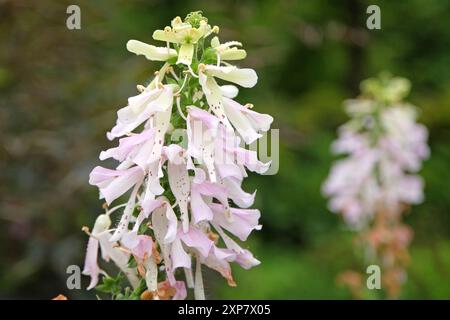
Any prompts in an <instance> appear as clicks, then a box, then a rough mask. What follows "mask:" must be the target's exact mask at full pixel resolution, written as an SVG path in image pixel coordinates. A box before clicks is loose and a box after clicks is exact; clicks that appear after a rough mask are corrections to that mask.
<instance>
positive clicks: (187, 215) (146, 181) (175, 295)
mask: <svg viewBox="0 0 450 320" xmlns="http://www.w3.org/2000/svg"><path fill="white" fill-rule="evenodd" d="M218 31H219V28H218V27H211V26H210V25H209V24H208V23H207V19H206V18H204V17H203V16H202V15H201V14H200V13H198V12H194V13H191V14H189V15H188V16H187V17H186V19H185V21H182V20H181V18H179V17H177V18H175V19H173V20H172V23H171V26H170V27H166V28H165V29H164V30H157V31H155V32H154V34H153V38H154V39H155V40H160V41H164V42H166V43H167V47H155V46H152V45H148V44H146V43H143V42H141V41H137V40H130V41H129V42H128V43H127V49H128V50H129V51H130V52H132V53H135V54H136V55H143V56H145V57H146V58H147V59H149V60H153V61H163V62H164V65H163V67H162V68H161V69H160V70H159V71H158V72H156V73H155V76H154V78H153V80H152V81H151V82H150V84H149V85H148V86H146V87H144V86H138V90H139V91H140V93H139V94H138V95H136V96H133V97H130V98H129V99H128V104H127V106H125V107H123V108H121V109H119V110H118V112H117V120H116V124H115V126H114V127H113V128H112V129H111V130H110V132H108V133H107V138H108V139H109V140H114V139H117V138H118V139H119V143H118V146H116V147H113V148H110V149H108V150H105V151H102V152H101V153H100V160H106V159H110V158H112V159H115V160H117V161H118V162H119V164H118V165H117V167H116V168H115V169H107V168H103V167H100V166H98V167H96V168H94V170H93V171H92V172H91V174H90V180H89V182H90V183H91V184H92V185H95V186H97V187H98V188H99V191H100V198H104V199H105V200H106V203H107V205H108V206H109V205H111V204H112V203H113V202H119V201H120V202H121V204H119V205H116V206H115V207H114V208H112V209H109V210H107V213H105V214H103V215H101V216H100V217H101V218H100V217H99V218H98V221H97V222H96V224H95V226H94V229H93V231H92V233H90V240H89V245H88V251H87V256H86V263H85V270H84V273H85V274H87V275H89V276H91V284H90V286H89V288H92V287H94V286H95V285H96V284H97V282H98V281H99V275H100V274H104V273H103V272H102V270H101V269H100V267H99V266H98V262H97V252H98V247H99V246H100V247H101V248H102V252H105V253H107V255H108V257H111V260H112V261H113V262H114V263H115V264H116V265H117V266H118V267H119V269H121V270H122V272H124V273H125V274H126V275H127V277H128V279H129V282H130V284H131V286H132V287H133V288H134V290H142V286H140V285H138V283H139V281H141V283H142V282H144V283H145V291H144V292H137V293H138V294H142V295H143V297H145V298H149V297H150V298H152V299H167V298H172V299H184V298H185V297H186V296H187V289H186V288H188V289H194V290H193V292H194V297H195V298H196V299H204V298H205V293H204V284H203V276H202V269H203V267H205V266H206V267H208V268H211V269H213V270H215V271H217V272H219V273H220V274H221V275H222V276H223V277H224V278H225V279H226V280H227V282H228V284H229V285H231V286H235V285H236V283H235V280H234V278H233V276H232V269H231V263H233V262H235V263H236V264H238V265H240V266H241V267H243V268H245V269H249V268H251V267H253V266H256V265H258V264H259V263H260V262H259V261H258V260H257V259H256V258H255V257H254V256H253V254H252V253H251V252H250V251H249V250H247V249H243V248H242V247H241V246H240V245H239V244H238V243H237V242H236V241H235V240H234V239H233V238H232V237H236V238H237V239H239V240H240V241H246V240H247V238H248V236H249V235H250V233H251V232H252V231H253V230H260V229H261V225H260V224H259V218H260V212H259V210H257V209H250V208H249V207H250V206H252V204H253V202H254V199H255V192H253V193H249V192H247V191H245V190H243V189H242V182H243V180H244V179H245V177H247V170H250V171H253V172H256V173H259V174H263V173H264V172H266V171H267V170H268V169H269V166H270V163H262V162H261V161H259V160H258V155H257V152H256V151H253V150H247V149H246V148H245V147H244V145H243V144H244V143H247V144H249V143H252V142H254V141H256V140H257V139H259V138H260V137H261V136H262V135H261V133H263V132H266V131H268V130H269V129H270V124H271V123H272V121H273V118H272V117H271V116H269V115H265V114H260V113H257V112H256V111H253V110H250V108H251V107H252V106H251V105H250V104H247V105H245V106H244V105H241V104H240V103H239V102H237V100H235V99H236V97H237V95H238V92H239V90H238V89H237V87H235V86H234V85H229V84H225V85H222V86H219V85H218V84H217V82H216V80H215V78H218V79H221V80H225V81H229V82H231V83H234V84H237V85H239V86H242V87H246V88H250V87H253V86H254V85H255V84H256V82H257V75H256V72H255V71H254V70H252V69H248V68H243V69H239V68H237V67H235V66H232V65H230V64H229V63H226V64H225V63H224V61H233V60H240V59H243V58H245V56H246V52H245V50H243V49H241V48H238V47H241V46H242V45H241V44H240V43H239V42H235V41H231V42H225V43H222V44H221V43H220V41H219V39H218V37H217V36H216V37H214V38H213V39H212V40H208V36H210V35H211V34H213V33H218ZM199 41H202V43H204V45H205V47H203V45H202V46H198V45H197V43H198V42H199ZM208 43H210V44H211V46H210V47H208ZM171 44H176V46H174V47H173V48H171ZM202 50H203V52H205V53H207V54H202ZM202 59H205V60H202ZM194 61H195V62H196V63H195V64H194V63H193V62H194ZM192 78H195V79H198V81H190V79H192ZM165 80H167V83H164V82H165ZM232 99H233V100H232ZM176 130H178V131H181V132H182V133H183V135H184V136H185V137H186V139H185V140H184V141H181V142H176V143H175V142H173V141H174V140H172V141H171V137H170V133H172V132H175V131H176ZM183 135H182V136H183ZM125 194H127V196H128V199H127V200H124V201H122V199H123V198H124V197H125ZM117 212H119V216H118V218H117V219H118V223H117V225H114V226H111V220H110V218H109V216H110V215H111V214H113V213H114V214H116V213H117ZM120 213H121V215H120ZM85 230H86V231H87V229H85ZM87 232H88V231H87ZM219 239H222V241H223V244H224V247H221V246H219ZM129 261H134V265H135V267H131V266H132V265H133V264H129Z"/></svg>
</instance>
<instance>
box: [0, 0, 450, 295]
mask: <svg viewBox="0 0 450 320" xmlns="http://www.w3.org/2000/svg"><path fill="white" fill-rule="evenodd" d="M69 4H78V5H79V6H80V7H81V12H82V29H81V30H74V31H69V30H68V29H67V28H66V25H65V20H66V18H67V14H66V8H67V6H68V5H69ZM369 4H378V5H379V6H380V7H381V17H382V29H381V30H374V31H370V30H367V29H366V27H365V22H366V18H367V14H366V8H367V6H368V5H369ZM195 10H203V12H204V14H205V15H206V16H207V17H208V18H209V22H210V23H211V24H213V25H219V26H220V27H221V34H220V36H221V39H223V40H238V41H241V42H242V43H244V45H245V49H246V50H247V52H248V58H247V59H246V60H244V61H243V62H241V63H240V64H241V65H242V66H249V67H252V68H255V69H256V70H257V72H258V75H259V83H258V85H257V86H256V87H255V88H253V89H243V90H241V94H240V97H239V99H240V101H241V102H243V103H245V102H252V103H253V104H254V105H255V110H257V111H260V112H267V113H270V114H272V115H273V116H274V118H275V119H276V120H275V123H274V128H279V129H280V137H281V143H280V155H281V156H280V171H279V173H278V174H277V175H275V176H261V177H260V176H251V178H250V179H248V181H247V183H246V187H247V190H253V189H255V188H257V189H258V195H257V201H256V204H255V206H256V207H257V208H259V209H261V211H262V224H263V225H264V227H263V229H262V230H261V231H260V232H257V233H255V234H254V235H252V236H251V240H250V241H249V243H248V246H249V247H250V248H251V249H252V250H253V251H254V252H255V254H256V256H257V257H258V258H259V259H260V260H261V261H262V264H261V265H260V266H258V267H256V268H255V269H252V270H250V271H246V270H241V269H239V267H236V266H235V267H234V268H233V271H234V275H235V279H236V280H237V283H238V287H237V288H228V287H226V283H225V281H224V280H223V279H221V278H220V277H219V276H218V275H216V274H213V273H210V274H208V275H207V279H206V291H207V296H208V297H209V298H277V299H278V298H280V299H282V298H285V299H299V298H350V294H349V292H348V291H347V290H346V289H344V288H341V287H338V286H336V283H335V277H336V275H337V274H338V273H339V272H340V271H342V270H344V269H346V268H350V267H352V268H359V269H360V270H361V271H363V266H362V265H361V263H360V261H359V260H358V259H357V256H358V255H357V253H355V252H354V249H353V248H352V235H353V234H352V232H350V231H349V230H347V229H346V227H345V226H344V224H343V223H342V221H341V220H340V219H339V217H337V216H336V215H334V214H332V213H330V212H329V211H328V210H327V208H326V200H325V199H323V197H322V196H321V194H320V184H321V182H322V181H323V179H324V178H325V177H326V175H327V173H328V169H329V167H330V165H331V162H332V160H333V157H332V156H331V155H330V153H329V144H330V142H331V141H332V140H333V138H334V136H335V130H336V128H337V126H338V125H339V124H341V123H342V122H344V121H345V119H346V118H345V115H344V113H343V109H342V101H343V100H344V99H347V98H351V97H353V96H355V94H357V92H358V83H359V82H360V81H361V80H363V79H365V78H367V77H370V76H374V75H376V74H378V73H379V72H380V71H383V70H389V71H390V72H391V73H392V74H394V75H398V76H402V77H406V78H409V79H410V80H411V82H412V84H413V88H412V95H411V96H410V97H409V100H410V101H411V102H412V103H414V104H416V105H417V106H419V107H420V108H421V110H422V114H421V118H420V120H421V121H422V122H423V123H425V124H426V125H427V126H428V127H429V129H430V144H431V150H432V158H431V159H430V160H428V161H427V162H426V163H425V165H424V168H423V170H422V173H423V176H424V177H425V180H426V201H425V203H424V204H422V205H420V206H416V207H414V208H413V209H412V210H411V213H410V214H409V215H408V216H407V218H406V221H407V223H409V224H410V225H411V226H412V227H413V228H414V231H415V239H414V242H413V244H412V247H411V251H412V257H413V259H412V264H411V267H410V269H409V278H408V282H407V284H406V285H405V288H404V291H403V294H402V298H418V299H420V298H424V299H428V298H449V297H450V285H449V284H450V272H449V270H450V233H449V230H450V215H449V211H450V196H449V195H448V189H447V187H448V186H449V181H450V170H449V163H450V162H449V160H450V145H449V141H450V129H449V125H450V20H449V19H448V16H449V14H450V3H449V2H447V1H441V0H429V1H425V0H409V1H387V0H386V1H357V0H347V1H325V0H320V1H318V0H314V1H313V0H304V1H294V0H284V1H269V0H267V1H179V2H177V1H156V0H155V1H143V0H142V1H125V0H114V1H111V0H99V1H49V0H47V1H23V0H9V1H8V0H6V1H0V40H1V41H0V128H1V130H0V132H1V134H0V141H1V144H0V145H1V148H0V182H1V183H0V221H1V222H0V252H1V253H0V298H41V299H48V298H51V297H53V296H56V295H57V294H58V293H64V294H66V295H67V296H69V297H70V298H74V299H76V298H94V297H95V294H94V292H89V293H87V292H85V291H84V290H72V291H68V290H67V289H66V285H65V282H66V276H67V275H66V273H65V270H66V267H67V266H68V265H69V264H77V265H81V264H82V261H83V255H84V250H85V244H86V240H87V239H86V236H84V235H83V234H82V233H81V231H80V228H81V226H82V225H92V223H93V221H94V219H95V217H96V215H98V214H99V213H100V212H101V208H100V205H101V202H99V201H98V199H97V191H96V189H95V188H93V187H91V186H89V185H88V183H87V180H88V174H89V171H90V170H91V169H92V168H93V167H94V166H95V165H96V164H98V163H99V160H97V156H98V154H99V152H100V150H102V149H105V148H106V147H108V146H110V145H112V144H111V143H110V142H108V141H107V140H106V138H105V132H106V131H107V130H108V129H109V128H110V127H111V126H112V125H113V124H114V121H115V112H116V110H117V109H118V108H119V107H121V106H123V105H124V104H125V103H126V98H127V97H128V96H131V95H134V94H135V93H136V90H135V86H136V84H138V83H144V82H146V81H147V79H148V76H149V75H151V74H152V73H153V71H155V70H156V68H158V66H159V64H156V63H151V62H149V61H146V60H145V59H143V58H142V57H136V56H135V55H133V54H130V53H129V52H127V51H126V49H125V43H126V42H127V40H129V39H130V38H135V39H139V40H142V41H146V42H152V39H151V34H152V31H153V30H154V29H156V28H163V27H164V26H165V25H167V24H168V22H169V21H170V20H171V19H172V18H173V17H174V16H176V15H180V16H184V15H185V14H187V13H188V12H190V11H195ZM87 281H88V279H86V277H84V278H83V287H84V288H85V287H86V284H87Z"/></svg>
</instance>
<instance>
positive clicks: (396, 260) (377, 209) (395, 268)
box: [322, 76, 430, 299]
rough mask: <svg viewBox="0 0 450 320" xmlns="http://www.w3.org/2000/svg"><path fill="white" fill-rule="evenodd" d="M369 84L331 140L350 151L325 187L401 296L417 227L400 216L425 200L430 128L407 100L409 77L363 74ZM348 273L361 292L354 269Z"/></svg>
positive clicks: (389, 287) (390, 288)
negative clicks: (420, 121) (422, 171)
mask: <svg viewBox="0 0 450 320" xmlns="http://www.w3.org/2000/svg"><path fill="white" fill-rule="evenodd" d="M362 91H363V95H362V96H361V97H360V98H359V99H356V100H350V101H348V102H347V113H348V114H349V116H350V118H351V119H350V120H349V121H348V122H347V123H346V124H344V125H343V126H341V128H340V129H339V137H338V139H337V140H336V141H335V142H334V143H333V145H332V150H333V152H335V153H336V154H341V155H343V158H341V159H340V160H338V161H336V162H335V163H334V165H333V167H332V168H331V170H330V174H329V176H328V178H327V179H326V181H325V182H324V184H323V186H322V191H323V193H324V194H325V195H327V196H328V197H330V201H329V209H330V210H331V211H333V212H335V213H338V214H341V215H342V216H343V218H344V220H345V221H346V222H347V224H348V225H349V226H350V227H352V228H356V229H357V230H358V232H359V235H358V243H359V244H363V246H364V249H365V251H366V252H365V253H366V254H365V256H366V257H371V260H369V261H367V262H368V263H370V264H373V263H374V259H375V261H376V263H377V264H378V265H380V267H381V268H382V270H383V277H382V287H383V289H385V290H386V293H387V296H388V297H389V298H394V299H395V298H398V296H399V294H400V288H401V285H402V284H403V282H404V281H405V279H406V277H405V275H406V271H405V267H406V265H407V263H408V260H409V254H408V246H409V243H410V242H411V239H412V233H413V232H412V229H411V228H410V227H408V226H407V225H405V224H403V223H402V221H401V219H402V214H403V213H404V212H405V210H406V209H407V208H408V207H409V206H410V205H413V204H419V203H421V202H422V201H423V200H424V196H423V187H424V183H423V180H422V178H421V177H420V176H419V175H418V171H419V170H420V168H421V165H422V161H423V160H425V159H426V158H427V157H428V156H429V152H430V151H429V148H428V145H427V137H428V133H427V129H426V128H425V127H424V126H423V125H421V124H418V123H417V122H416V109H415V107H414V106H412V105H409V104H407V103H404V102H402V99H403V98H404V97H405V96H406V95H407V94H408V91H409V82H408V81H407V80H405V79H401V78H390V77H385V76H381V77H380V79H369V80H366V81H364V82H363V83H362ZM344 274H347V275H356V276H358V274H357V273H354V272H353V271H350V272H346V273H344ZM341 279H347V280H346V281H347V284H348V285H349V286H350V287H351V288H352V289H353V292H362V290H360V289H362V288H359V289H358V290H356V291H355V285H354V283H352V281H351V278H349V277H348V276H343V277H341ZM344 282H345V281H344ZM356 289H357V288H356Z"/></svg>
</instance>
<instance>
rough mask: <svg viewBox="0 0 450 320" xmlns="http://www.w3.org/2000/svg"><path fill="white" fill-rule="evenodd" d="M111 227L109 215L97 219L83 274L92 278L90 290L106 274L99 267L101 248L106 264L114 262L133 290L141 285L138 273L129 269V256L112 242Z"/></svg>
mask: <svg viewBox="0 0 450 320" xmlns="http://www.w3.org/2000/svg"><path fill="white" fill-rule="evenodd" d="M110 226H111V219H110V218H109V216H108V215H106V214H102V215H100V216H98V217H97V219H96V221H95V224H94V228H93V229H92V233H91V234H90V237H89V242H88V247H87V252H86V259H85V263H84V269H83V274H85V275H89V276H90V277H91V282H90V284H89V287H88V290H90V289H92V288H94V287H95V286H96V285H97V283H98V276H99V274H100V273H103V274H104V271H102V270H101V269H100V268H99V266H98V262H97V259H98V249H99V247H100V250H101V253H102V258H103V260H105V261H106V262H108V261H109V260H112V261H113V262H114V263H115V264H116V265H117V266H118V267H119V268H120V269H121V271H122V272H123V273H124V274H125V275H126V276H127V278H128V280H129V281H130V284H131V285H132V286H133V288H136V287H137V286H138V284H139V279H138V278H137V274H136V271H135V270H134V269H131V268H130V267H128V259H129V254H127V253H126V252H123V251H121V250H119V249H118V248H116V247H115V243H112V242H111V241H110V238H111V234H110V231H109V228H110Z"/></svg>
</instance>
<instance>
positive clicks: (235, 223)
mask: <svg viewBox="0 0 450 320" xmlns="http://www.w3.org/2000/svg"><path fill="white" fill-rule="evenodd" d="M209 207H210V208H211V209H212V211H213V213H214V216H213V223H214V224H216V225H219V226H221V227H222V228H224V229H226V230H227V231H229V232H231V233H232V234H234V235H235V236H236V237H238V238H239V239H240V240H242V241H245V240H247V237H248V236H249V235H250V233H251V232H252V231H253V230H261V227H262V226H261V225H260V224H258V220H259V217H260V216H261V214H260V212H259V210H257V209H239V208H230V211H231V212H230V214H229V213H227V211H226V210H225V208H224V206H223V205H221V204H218V203H211V204H209Z"/></svg>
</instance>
